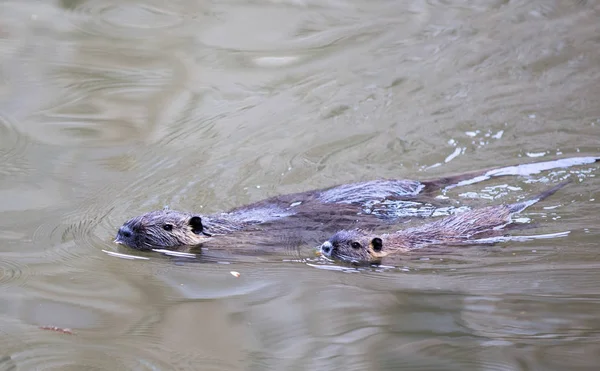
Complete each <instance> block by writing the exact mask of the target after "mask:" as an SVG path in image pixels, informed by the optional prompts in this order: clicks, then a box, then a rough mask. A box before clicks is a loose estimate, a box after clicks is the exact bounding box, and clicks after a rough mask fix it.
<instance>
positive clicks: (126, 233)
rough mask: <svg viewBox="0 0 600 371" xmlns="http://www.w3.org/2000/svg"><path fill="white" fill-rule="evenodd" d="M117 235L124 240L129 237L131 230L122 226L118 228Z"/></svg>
mask: <svg viewBox="0 0 600 371" xmlns="http://www.w3.org/2000/svg"><path fill="white" fill-rule="evenodd" d="M119 234H120V235H121V236H123V237H125V238H128V237H131V234H132V233H131V229H130V228H129V227H127V226H125V225H124V226H122V227H121V228H119Z"/></svg>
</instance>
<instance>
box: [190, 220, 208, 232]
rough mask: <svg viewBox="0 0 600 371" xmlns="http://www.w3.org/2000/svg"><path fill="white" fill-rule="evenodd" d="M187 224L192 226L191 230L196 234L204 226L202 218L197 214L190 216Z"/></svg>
mask: <svg viewBox="0 0 600 371" xmlns="http://www.w3.org/2000/svg"><path fill="white" fill-rule="evenodd" d="M188 224H189V225H190V227H192V232H194V233H196V234H200V233H202V230H203V229H204V226H203V225H202V218H200V217H199V216H192V217H191V218H190V220H189V221H188Z"/></svg>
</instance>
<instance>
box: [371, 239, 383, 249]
mask: <svg viewBox="0 0 600 371" xmlns="http://www.w3.org/2000/svg"><path fill="white" fill-rule="evenodd" d="M371 246H373V251H375V252H379V251H381V249H383V241H382V240H381V238H379V237H375V238H373V239H372V240H371Z"/></svg>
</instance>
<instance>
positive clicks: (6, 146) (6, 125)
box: [0, 112, 30, 176]
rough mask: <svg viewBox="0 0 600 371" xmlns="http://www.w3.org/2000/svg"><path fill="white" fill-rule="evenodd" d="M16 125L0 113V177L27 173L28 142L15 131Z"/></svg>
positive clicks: (28, 166)
mask: <svg viewBox="0 0 600 371" xmlns="http://www.w3.org/2000/svg"><path fill="white" fill-rule="evenodd" d="M16 127H17V124H16V123H15V122H13V121H12V120H10V119H9V118H8V117H7V116H5V115H3V114H2V112H0V176H9V175H15V174H22V173H26V172H29V170H30V164H29V163H28V161H27V160H26V159H25V156H26V154H27V151H28V148H29V142H28V141H26V140H24V138H23V137H22V136H21V135H20V134H19V133H18V132H17V131H16V129H15V128H16Z"/></svg>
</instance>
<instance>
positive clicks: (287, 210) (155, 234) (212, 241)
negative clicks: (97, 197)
mask: <svg viewBox="0 0 600 371" xmlns="http://www.w3.org/2000/svg"><path fill="white" fill-rule="evenodd" d="M588 159H589V158H572V159H563V160H556V161H563V162H561V163H555V162H553V161H550V162H541V163H535V164H524V165H517V166H514V167H504V168H495V169H486V170H480V171H473V172H469V173H464V174H460V175H455V176H450V177H444V178H439V179H435V180H430V181H424V182H419V181H413V180H393V179H392V180H374V181H367V182H359V183H351V184H343V185H339V186H335V187H330V188H325V189H319V190H312V191H308V192H301V193H295V194H289V195H281V196H276V197H272V198H269V199H266V200H262V201H259V202H256V203H253V204H250V205H245V206H241V207H238V208H234V209H232V210H230V211H228V212H224V213H217V214H211V215H199V214H195V213H189V212H179V211H173V210H158V211H152V212H149V213H146V214H143V215H140V216H138V217H135V218H132V219H130V220H128V221H126V222H125V223H124V224H123V226H121V228H120V229H119V231H118V233H117V236H116V239H115V242H117V243H120V244H123V245H127V246H129V247H131V248H134V249H139V250H150V249H153V248H160V249H174V250H175V249H176V250H189V249H190V247H193V248H194V249H198V248H200V247H201V248H209V249H213V248H237V249H238V250H239V251H244V252H246V253H249V254H250V253H256V252H259V251H273V250H279V251H294V250H296V249H297V248H298V247H299V246H301V245H313V246H314V245H317V244H319V243H320V242H321V241H323V240H324V239H326V238H327V237H328V236H331V234H332V233H334V232H336V231H338V230H340V229H341V228H362V229H365V230H369V229H379V230H382V229H383V228H385V227H386V226H388V227H390V226H392V225H394V224H397V223H398V222H400V221H401V220H402V219H403V218H405V217H404V216H402V215H401V214H398V213H397V212H396V209H394V207H393V206H394V205H397V204H395V202H398V203H401V202H405V201H407V202H417V203H418V204H420V205H421V206H423V205H424V203H425V202H430V203H439V202H440V201H438V200H435V201H434V198H433V197H432V196H431V195H432V193H433V192H435V191H437V190H439V189H441V188H444V187H447V186H452V185H454V186H456V185H459V184H461V183H462V182H468V183H467V184H472V183H475V182H479V181H483V180H487V179H489V178H491V177H500V176H505V175H511V174H521V173H523V172H524V173H526V171H521V170H523V169H522V167H524V168H525V167H531V166H534V165H541V167H542V168H544V169H549V168H552V166H554V168H555V167H568V166H572V165H576V164H578V163H577V162H578V161H579V162H581V163H590V162H589V160H588ZM595 161H597V160H595ZM528 169H529V168H528ZM528 171H530V172H531V170H528ZM533 172H535V171H533ZM390 203H391V204H392V207H390ZM411 207H412V206H411ZM425 209H426V210H425V211H426V212H427V210H429V209H427V208H425ZM426 212H424V213H423V214H419V215H415V214H414V213H413V214H411V215H410V217H411V218H414V217H415V216H429V214H427V213H426Z"/></svg>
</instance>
